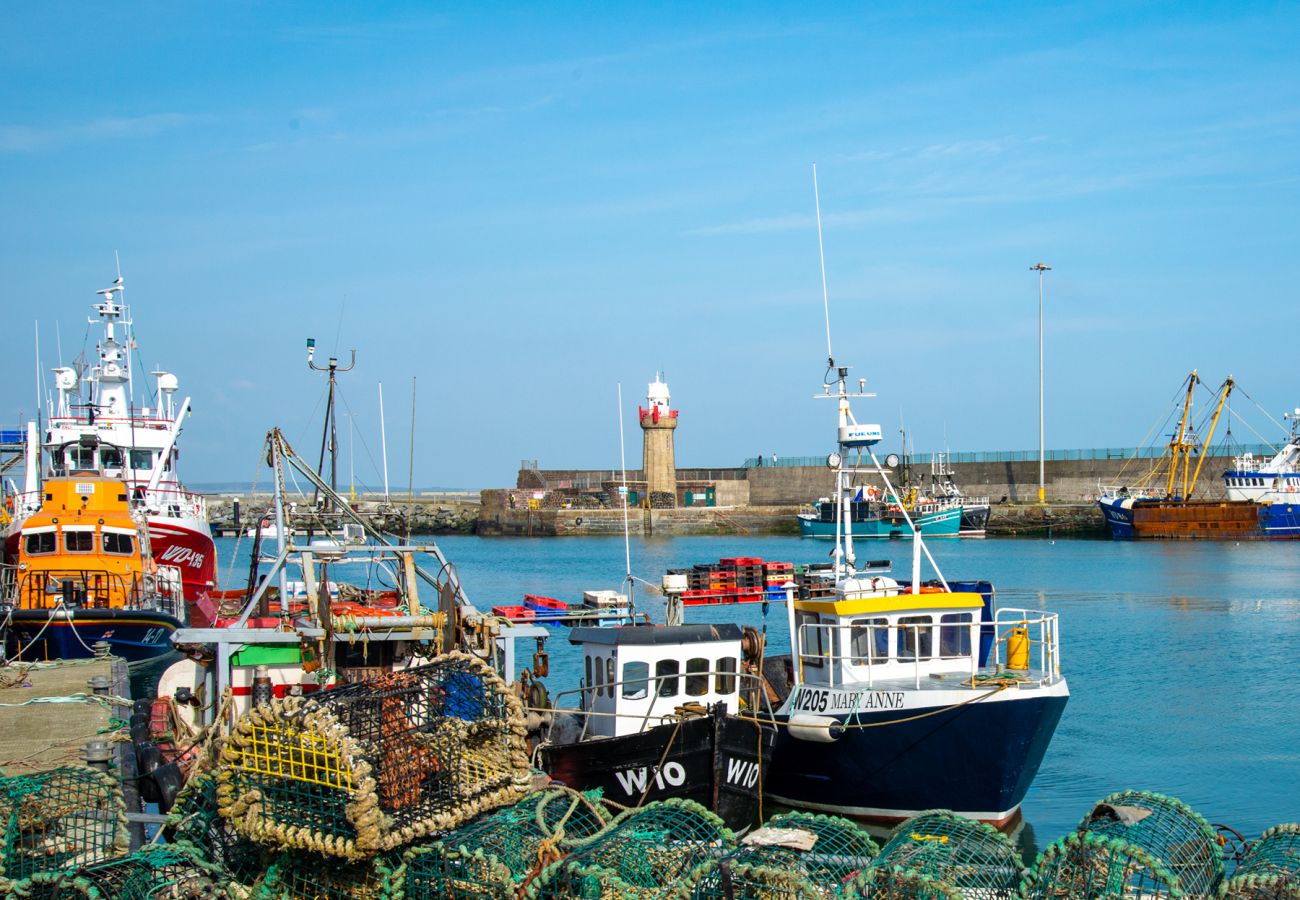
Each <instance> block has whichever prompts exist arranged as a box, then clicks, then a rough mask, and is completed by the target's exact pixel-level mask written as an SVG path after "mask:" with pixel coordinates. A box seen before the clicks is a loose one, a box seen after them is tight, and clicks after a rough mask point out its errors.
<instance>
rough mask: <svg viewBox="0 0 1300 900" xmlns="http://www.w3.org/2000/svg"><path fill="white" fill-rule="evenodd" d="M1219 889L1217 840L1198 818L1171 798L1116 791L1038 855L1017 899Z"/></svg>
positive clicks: (1204, 893)
mask: <svg viewBox="0 0 1300 900" xmlns="http://www.w3.org/2000/svg"><path fill="white" fill-rule="evenodd" d="M1222 885H1223V860H1222V859H1220V856H1219V841H1218V837H1217V836H1216V835H1215V833H1214V830H1213V829H1212V828H1211V827H1210V825H1209V823H1208V822H1206V821H1205V819H1203V818H1201V816H1200V815H1199V814H1197V813H1196V812H1194V811H1193V810H1192V809H1190V808H1189V807H1187V806H1186V805H1185V804H1183V803H1182V802H1180V801H1178V800H1175V799H1174V798H1172V797H1165V796H1162V795H1160V794H1152V793H1147V792H1145V791H1121V792H1119V793H1117V794H1111V795H1110V796H1109V797H1107V798H1106V799H1105V800H1103V801H1101V803H1099V804H1097V806H1096V807H1095V808H1094V809H1093V811H1092V812H1091V813H1089V814H1088V816H1087V817H1086V818H1085V819H1084V820H1083V821H1082V822H1080V823H1079V827H1078V828H1077V829H1076V830H1075V831H1073V832H1071V833H1070V834H1068V835H1066V836H1065V837H1063V838H1061V839H1060V840H1058V841H1056V842H1055V843H1054V844H1052V845H1051V846H1049V847H1048V848H1047V849H1046V850H1044V851H1043V852H1042V854H1041V855H1040V856H1039V857H1038V862H1037V863H1036V864H1035V865H1034V868H1033V870H1032V871H1031V872H1030V873H1029V875H1028V876H1027V877H1026V879H1025V883H1024V884H1023V885H1022V886H1021V893H1022V894H1023V895H1024V896H1025V897H1026V898H1028V900H1037V898H1057V897H1079V898H1101V897H1141V898H1143V900H1156V898H1161V897H1214V896H1218V892H1219V891H1220V890H1221V889H1222Z"/></svg>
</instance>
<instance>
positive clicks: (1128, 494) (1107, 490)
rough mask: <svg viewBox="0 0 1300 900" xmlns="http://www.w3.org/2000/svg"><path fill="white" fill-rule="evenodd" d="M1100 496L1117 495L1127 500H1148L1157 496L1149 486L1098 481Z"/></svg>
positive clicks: (1098, 493) (1098, 494)
mask: <svg viewBox="0 0 1300 900" xmlns="http://www.w3.org/2000/svg"><path fill="white" fill-rule="evenodd" d="M1097 496H1098V497H1116V498H1120V499H1125V500H1148V499H1150V498H1152V497H1153V496H1155V495H1154V494H1153V493H1152V492H1151V490H1150V489H1149V488H1145V487H1129V486H1128V485H1124V484H1102V483H1101V482H1100V481H1099V482H1097Z"/></svg>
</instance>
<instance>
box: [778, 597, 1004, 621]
mask: <svg viewBox="0 0 1300 900" xmlns="http://www.w3.org/2000/svg"><path fill="white" fill-rule="evenodd" d="M982 606H984V598H983V597H981V596H980V595H979V594H959V593H952V594H945V593H930V594H895V595H893V596H891V597H859V598H856V599H853V600H796V601H795V604H794V608H795V609H796V610H798V611H799V612H815V613H824V614H826V615H831V616H860V615H864V614H867V613H889V612H896V611H899V610H911V609H979V608H981V607H982Z"/></svg>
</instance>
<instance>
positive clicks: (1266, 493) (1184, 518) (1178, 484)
mask: <svg viewBox="0 0 1300 900" xmlns="http://www.w3.org/2000/svg"><path fill="white" fill-rule="evenodd" d="M1199 384H1201V380H1200V377H1199V376H1198V374H1197V372H1196V371H1195V370H1193V371H1192V373H1191V374H1190V375H1188V376H1187V380H1186V381H1185V382H1184V386H1185V389H1186V390H1185V393H1184V396H1183V401H1182V413H1181V416H1180V417H1179V420H1178V425H1177V427H1176V428H1175V430H1174V432H1173V433H1172V434H1171V436H1170V441H1169V443H1168V445H1167V449H1166V453H1165V455H1164V456H1163V457H1162V458H1161V459H1160V460H1158V461H1157V462H1156V464H1155V465H1154V466H1153V467H1152V468H1151V470H1150V471H1149V472H1147V473H1146V474H1145V475H1143V476H1142V477H1141V478H1139V479H1138V480H1137V482H1136V483H1135V484H1134V485H1132V486H1128V485H1121V486H1102V487H1101V488H1100V496H1099V497H1098V501H1097V503H1098V506H1100V508H1101V511H1102V514H1103V515H1104V516H1105V518H1106V526H1107V529H1108V530H1109V532H1110V535H1111V537H1112V538H1114V539H1116V540H1133V539H1166V540H1234V541H1240V540H1282V539H1291V540H1294V539H1297V538H1300V472H1297V471H1296V460H1297V458H1300V442H1297V435H1296V429H1295V422H1296V416H1300V412H1297V413H1295V414H1288V415H1287V416H1285V417H1284V418H1289V419H1291V421H1292V430H1291V435H1290V437H1289V439H1288V440H1287V442H1286V444H1285V445H1284V446H1283V447H1282V449H1281V450H1280V451H1278V453H1277V454H1275V455H1274V456H1273V457H1272V458H1271V459H1268V460H1261V459H1259V458H1256V457H1255V456H1253V455H1252V454H1249V453H1248V454H1242V455H1238V456H1236V457H1235V458H1234V460H1233V466H1232V468H1231V469H1229V470H1227V471H1225V472H1224V473H1223V475H1222V477H1223V481H1224V489H1225V495H1226V496H1225V497H1224V499H1214V498H1206V497H1197V496H1196V488H1197V483H1198V481H1199V478H1200V474H1201V469H1202V467H1203V466H1204V464H1205V459H1206V457H1207V456H1208V455H1209V453H1208V451H1207V448H1208V447H1209V446H1210V443H1211V441H1212V440H1213V438H1214V433H1215V429H1216V428H1217V426H1218V422H1219V417H1220V415H1221V414H1222V412H1223V410H1224V408H1225V404H1226V403H1227V400H1228V397H1229V396H1230V395H1231V394H1232V391H1233V388H1234V387H1235V385H1236V383H1235V382H1234V381H1233V379H1232V377H1231V376H1229V377H1228V378H1227V379H1226V380H1225V381H1224V382H1223V384H1222V385H1221V386H1220V388H1219V390H1218V391H1217V402H1216V405H1215V407H1214V412H1213V414H1212V415H1211V416H1210V419H1209V428H1208V431H1207V433H1206V436H1205V439H1204V440H1203V441H1202V440H1201V439H1200V437H1199V434H1198V429H1197V428H1196V427H1195V423H1194V422H1193V421H1192V416H1191V411H1192V405H1193V395H1194V393H1195V389H1196V387H1197V386H1198V385H1199ZM1193 460H1195V464H1194V465H1193Z"/></svg>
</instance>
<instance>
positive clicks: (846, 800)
mask: <svg viewBox="0 0 1300 900" xmlns="http://www.w3.org/2000/svg"><path fill="white" fill-rule="evenodd" d="M832 367H833V369H834V371H835V373H836V376H837V384H838V390H837V391H836V392H834V393H832V392H829V391H828V392H827V394H826V396H829V397H832V398H834V399H836V400H837V402H838V408H839V418H838V431H837V436H838V443H839V451H838V452H837V453H835V454H832V458H831V459H830V460H829V463H830V464H831V465H832V467H833V468H834V469H835V472H836V490H837V492H838V494H839V495H840V496H841V497H844V496H845V495H847V494H849V492H850V491H851V484H852V482H853V480H854V478H855V476H857V475H859V474H863V473H865V471H873V472H874V473H875V474H876V475H878V476H879V477H880V479H881V480H882V482H883V484H884V485H885V490H886V491H887V492H888V493H889V494H891V495H892V496H893V497H894V498H895V501H896V502H897V499H898V498H897V491H896V489H895V487H894V486H893V485H892V484H891V483H890V480H889V477H888V474H887V473H886V471H885V468H884V467H883V466H881V465H880V463H879V461H878V460H877V458H876V455H875V453H874V451H873V450H872V449H871V448H872V446H873V445H874V444H876V443H877V442H879V440H880V427H879V426H878V425H872V424H859V423H858V422H857V421H856V420H855V419H854V417H853V413H852V410H851V408H850V403H849V400H850V397H852V396H874V395H872V394H868V393H864V392H860V393H857V394H850V393H849V391H848V389H847V387H846V377H847V373H848V369H847V368H846V367H837V366H834V363H833V361H832ZM864 453H865V454H866V455H867V457H868V458H869V460H870V463H871V467H870V469H869V470H866V469H861V468H858V465H860V464H865V460H863V458H862V457H863V454H864ZM851 454H855V455H856V458H857V460H858V463H855V464H850V462H849V457H850V455H851ZM900 506H901V503H900ZM839 508H840V509H841V510H847V509H848V508H849V507H848V502H847V500H846V501H845V502H844V503H842V504H841V505H840V506H839ZM904 511H905V512H906V508H905V507H904ZM909 518H910V517H909ZM842 523H843V519H841V520H840V521H837V522H836V523H835V530H836V546H835V550H834V552H833V555H832V558H833V565H832V567H831V570H830V572H829V573H827V576H826V578H827V580H828V582H829V590H826V591H818V592H815V593H816V594H817V596H810V597H809V598H808V599H799V598H798V597H796V596H795V594H794V591H793V588H792V589H791V593H790V599H789V602H788V603H787V617H788V621H787V625H788V628H789V632H790V643H791V647H792V648H793V650H792V654H791V656H790V657H787V658H784V659H782V658H779V657H770V658H768V660H766V662H765V668H764V671H765V674H768V675H769V680H770V681H772V682H773V689H774V693H776V694H777V696H779V697H780V698H781V705H780V706H779V708H778V709H777V710H776V713H775V720H776V722H777V723H778V726H779V727H778V737H777V742H776V747H775V749H774V755H773V759H772V767H771V774H770V775H769V777H768V778H767V780H766V782H765V784H764V791H765V793H766V794H767V795H768V796H769V797H770V798H771V799H772V800H774V801H776V802H778V803H781V804H785V805H789V806H794V807H799V808H805V809H813V810H817V811H820V812H828V813H834V814H836V815H842V816H848V817H851V818H857V819H863V820H867V821H871V822H876V823H881V824H888V823H893V822H897V821H901V820H903V819H906V818H908V817H910V816H912V815H915V814H916V813H918V812H920V811H922V810H926V809H937V808H944V809H951V810H954V811H956V812H958V813H960V814H961V815H964V816H967V817H970V818H974V819H979V820H981V821H985V822H989V823H992V824H995V825H998V826H1006V825H1008V824H1010V823H1012V822H1013V821H1014V820H1015V818H1016V817H1017V814H1018V811H1019V808H1020V804H1021V802H1022V801H1023V800H1024V797H1025V793H1026V791H1027V790H1028V789H1029V785H1030V783H1031V782H1032V781H1033V778H1034V776H1035V774H1036V773H1037V771H1038V768H1039V766H1040V764H1041V763H1042V760H1043V756H1044V754H1045V753H1046V751H1047V747H1048V745H1049V744H1050V742H1051V739H1052V735H1053V734H1054V732H1055V730H1056V725H1057V723H1058V721H1059V720H1060V717H1061V713H1062V711H1063V710H1064V708H1065V704H1066V701H1067V699H1068V697H1069V689H1068V687H1067V684H1066V681H1065V678H1064V677H1063V676H1062V674H1061V656H1060V636H1059V630H1058V625H1057V617H1056V615H1055V614H1054V613H1049V612H1043V611H1041V610H1032V609H1017V608H998V607H997V605H996V603H995V593H994V590H993V588H992V586H991V585H990V584H988V583H987V582H949V581H947V580H946V579H945V578H944V576H943V574H942V573H941V572H940V571H939V568H938V565H937V563H936V562H935V560H934V557H933V556H932V555H931V554H930V552H929V548H928V547H927V546H926V545H925V542H924V538H923V535H922V534H921V533H920V530H919V525H918V524H917V523H916V522H915V521H910V524H911V526H912V532H913V537H914V540H913V547H912V574H911V578H910V579H908V580H902V581H900V580H895V579H894V578H892V577H889V576H888V575H885V574H881V572H880V569H879V567H878V566H874V565H871V564H868V565H867V566H864V567H859V564H858V560H857V557H856V555H855V552H854V543H853V539H854V534H853V531H852V530H851V529H848V528H845V527H843V524H842ZM923 555H924V557H925V558H926V559H927V560H928V561H929V563H930V566H931V567H932V569H933V571H934V577H933V578H931V579H930V580H928V581H924V582H923V581H922V576H921V563H922V556H923Z"/></svg>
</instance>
